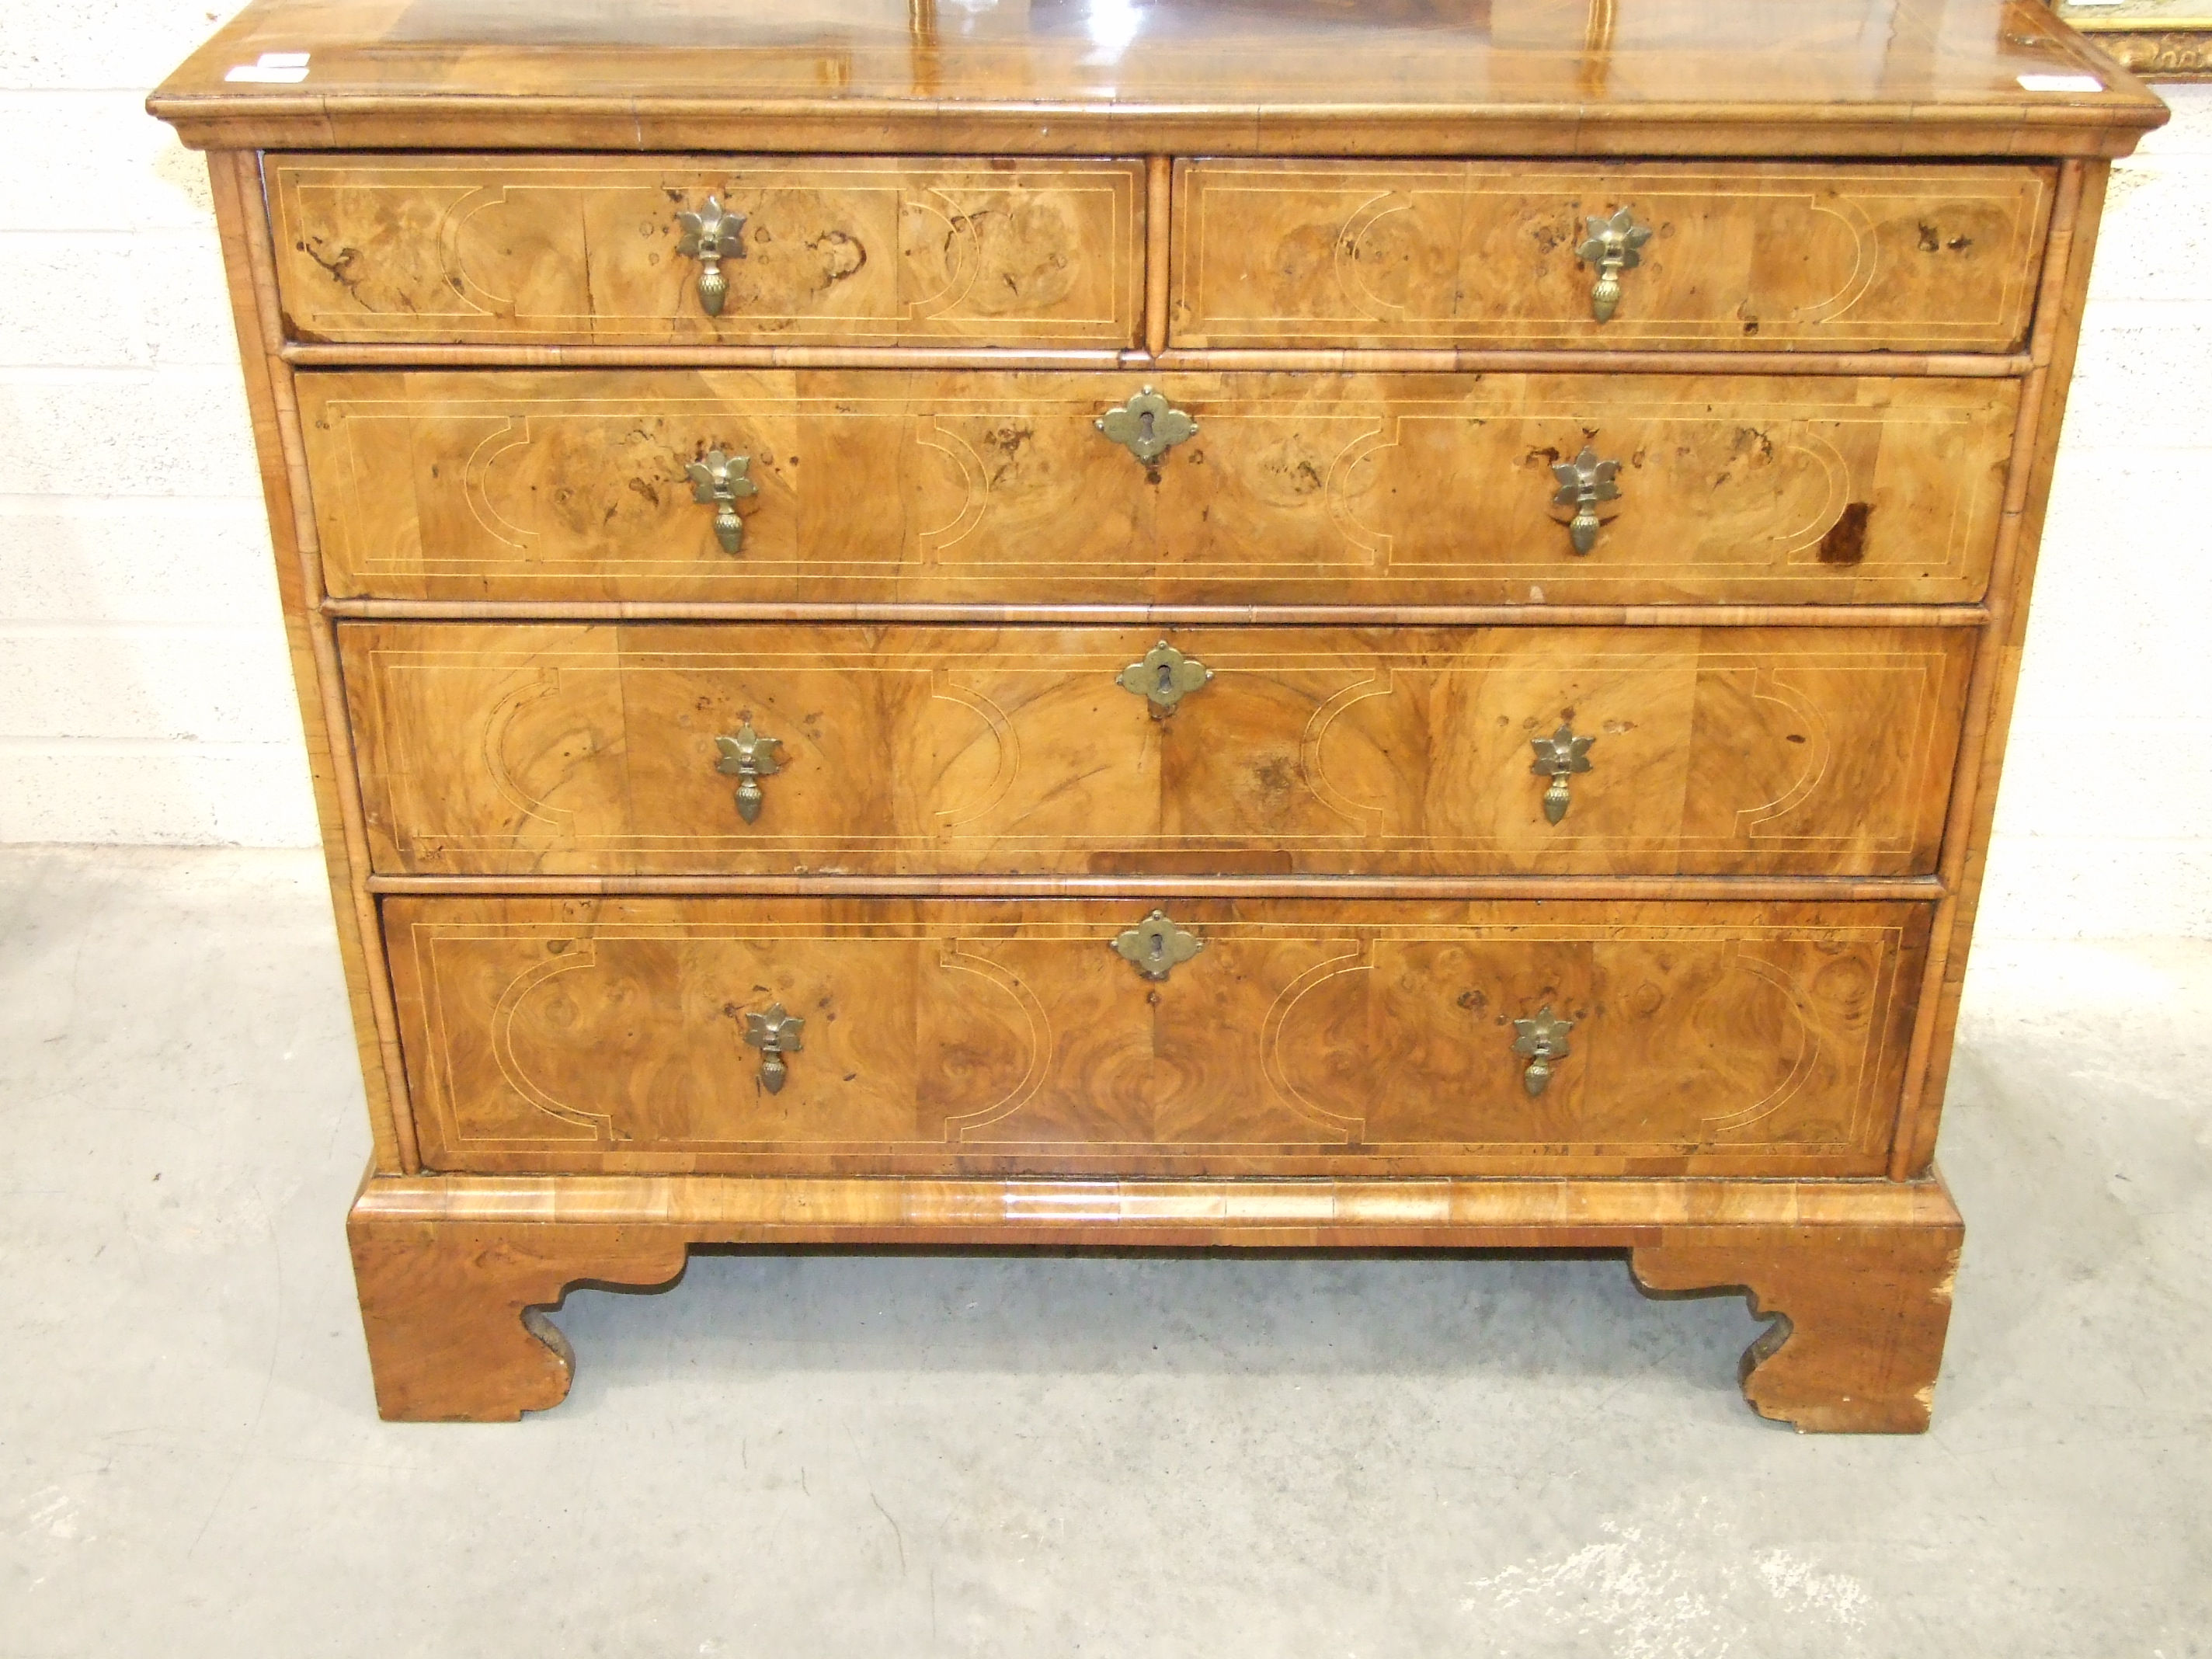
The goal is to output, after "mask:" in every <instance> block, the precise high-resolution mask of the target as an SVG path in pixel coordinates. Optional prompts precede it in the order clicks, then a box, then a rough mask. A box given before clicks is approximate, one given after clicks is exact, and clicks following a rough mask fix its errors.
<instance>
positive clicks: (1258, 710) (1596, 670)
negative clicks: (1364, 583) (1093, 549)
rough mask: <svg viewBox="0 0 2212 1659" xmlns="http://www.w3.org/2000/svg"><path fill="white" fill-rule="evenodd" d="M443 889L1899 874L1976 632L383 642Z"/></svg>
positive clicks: (387, 737)
mask: <svg viewBox="0 0 2212 1659" xmlns="http://www.w3.org/2000/svg"><path fill="white" fill-rule="evenodd" d="M339 632H340V643H341V651H342V653H343V664H344V671H345V681H346V695H347V698H348V701H349V707H350V710H351V715H352V720H353V725H354V735H355V747H356V752H357V755H358V757H359V763H360V767H361V773H362V788H363V793H364V797H365V803H366V807H367V811H368V829H369V835H370V841H371V848H372V856H373V860H374V864H375V866H376V868H377V869H379V870H380V871H383V872H392V873H403V874H406V873H411V874H433V875H439V874H526V873H528V874H544V875H588V874H597V873H617V874H620V873H637V874H666V875H684V874H714V873H730V874H795V873H813V874H832V873H850V874H917V875H921V874H933V873H950V874H984V875H988V874H1117V873H1121V874H1128V873H1134V874H1164V873H1188V874H1227V875H1237V874H1291V873H1301V872H1311V873H1354V874H1358V873H1364V874H1382V875H1388V874H1440V875H1452V874H1487V873H1499V872H1504V873H1512V872H1585V873H1607V872H1612V873H1622V874H1636V875H1673V874H1695V873H1729V872H1763V873H1774V874H1781V873H1792V874H1808V875H1899V874H1913V873H1924V872H1929V871H1930V870H1932V869H1933V868H1934V866H1935V860H1936V849H1937V846H1938V843H1939V841H1940V839H1941V836H1942V820H1943V813H1944V809H1945V805H1946V801H1947V799H1948V793H1949V779H1950V769H1951V763H1952V758H1953V756H1954V752H1955V750H1956V746H1957V742H1958V732H1959V726H1960V711H1961V707H1962V702H1963V697H1964V691H1965V685H1966V672H1967V668H1968V665H1969V663H1970V660H1971V658H1972V648H1973V639H1974V635H1973V634H1972V631H1971V630H1967V629H1946V628H1905V629H1837V628H1788V629H1746V628H1712V629H1658V628H1626V629H1548V628H1500V629H1375V630H1359V629H1344V628H1323V627H1313V628H1256V629H1177V630H1176V631H1175V632H1174V633H1173V634H1172V635H1170V636H1168V637H1163V636H1162V635H1160V634H1159V633H1158V632H1157V631H1154V630H1146V631H1143V632H1139V631H1138V630H1136V629H1109V628H1091V629H1082V628H1067V629H1056V628H1045V627H1014V628H991V627H945V628H929V627H859V626H814V625H802V624H770V623H749V624H738V625H706V624H685V623H635V624H613V623H609V624H602V625H534V626H533V625H529V624H523V623H514V624H507V625H489V624H484V625H479V624H461V623H353V624H348V625H346V626H344V627H343V628H342V629H340V630H339Z"/></svg>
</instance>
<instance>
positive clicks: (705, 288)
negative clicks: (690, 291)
mask: <svg viewBox="0 0 2212 1659" xmlns="http://www.w3.org/2000/svg"><path fill="white" fill-rule="evenodd" d="M676 225H677V228H678V229H679V230H681V231H682V232H683V233H684V234H683V235H682V237H681V238H679V239H678V241H677V244H676V251H677V252H678V253H681V254H684V255H686V256H688V257H689V258H694V259H696V260H697V261H698V262H699V266H700V270H699V307H700V309H701V310H702V311H704V312H705V313H707V314H708V316H709V317H719V316H720V315H721V314H722V301H725V300H726V299H728V298H729V296H730V279H729V278H728V277H726V276H723V275H722V261H723V260H725V259H742V258H744V257H745V243H744V228H745V216H744V214H742V213H730V212H726V211H725V210H723V207H722V204H721V202H720V200H719V199H718V198H717V197H712V196H709V197H708V198H707V205H706V206H705V207H703V208H701V209H700V210H698V211H697V212H696V213H692V212H689V211H687V212H684V213H679V214H678V215H677V216H676Z"/></svg>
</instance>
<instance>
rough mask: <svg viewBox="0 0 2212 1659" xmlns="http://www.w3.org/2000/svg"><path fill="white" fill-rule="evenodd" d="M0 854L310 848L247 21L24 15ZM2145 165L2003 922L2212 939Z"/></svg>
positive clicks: (2171, 294)
mask: <svg viewBox="0 0 2212 1659" xmlns="http://www.w3.org/2000/svg"><path fill="white" fill-rule="evenodd" d="M0 6H4V8H5V12H6V18H5V27H4V29H0V318H4V319H5V321H4V323H0V841H61V842H243V843H246V844H249V845H263V846H291V845H305V844H307V843H308V842H311V841H312V840H313V836H314V818H313V808H312V806H311V805H310V803H309V799H308V793H307V776H306V760H305V756H304V751H303V750H302V749H301V743H300V738H299V733H298V730H297V716H296V714H295V708H294V704H293V702H292V697H291V693H290V690H289V687H288V684H287V681H286V664H285V658H284V651H283V638H282V635H281V633H280V630H279V628H278V625H277V620H276V589H275V584H274V582H273V580H271V578H270V574H269V550H268V543H267V538H266V533H265V532H264V528H263V526H262V521H261V507H260V501H259V497H258V494H257V485H256V478H255V472H254V469H253V465H252V455H251V449H250V444H249V441H248V437H247V432H246V411H245V404H244V399H243V398H242V396H241V395H240V392H239V389H238V379H237V372H236V369H235V367H234V362H233V353H234V346H233V342H232V337H231V328H230V322H229V313H228V305H227V302H226V301H225V300H224V298H223V295H222V269H221V264H220V261H219V259H218V258H217V256H216V245H215V233H214V226H213V221H212V218H211V216H210V209H209V204H208V195H207V180H206V174H205V172H204V169H203V167H201V165H200V162H199V161H198V158H197V157H196V156H192V155H188V154H187V153H186V152H185V151H183V150H182V149H179V148H178V147H177V145H176V143H175V142H174V141H173V139H171V138H170V137H168V135H167V130H166V129H164V128H163V127H161V125H159V124H158V123H156V122H155V121H153V120H151V119H150V118H148V117H147V116H146V115H145V113H144V112H143V111H142V110H141V108H140V107H139V104H140V100H141V99H142V98H143V95H144V93H145V90H146V88H149V86H151V85H152V84H153V82H155V80H157V79H158V78H159V77H160V76H161V75H162V74H164V73H165V72H166V71H167V70H168V68H169V67H170V66H171V65H172V64H174V63H175V62H176V61H177V60H179V58H182V57H183V56H184V55H185V52H188V51H189V50H191V47H192V46H195V45H197V42H198V41H199V40H201V39H203V38H204V36H205V35H206V34H207V33H210V32H211V31H212V30H213V29H214V27H215V26H216V21H218V20H219V18H220V17H222V16H225V15H228V13H229V11H230V10H232V9H234V8H233V7H232V6H231V5H229V4H228V3H227V0H226V3H224V4H222V5H220V6H217V5H209V4H185V5H182V6H179V5H174V4H170V3H165V0H0ZM2166 90H2167V95H2168V97H2169V98H2170V99H2171V100H2172V102H2173V103H2174V105H2175V106H2176V119H2175V122H2174V124H2173V125H2172V126H2170V127H2168V128H2167V129H2166V131H2163V132H2160V133H2159V134H2156V135H2154V137H2153V138H2152V140H2151V141H2150V143H2148V144H2147V145H2145V146H2144V149H2143V152H2142V154H2141V155H2139V156H2137V157H2136V159H2135V160H2133V161H2130V162H2127V163H2125V164H2124V165H2123V167H2122V169H2121V171H2120V173H2119V174H2118V178H2117V179H2116V180H2115V185H2114V191H2113V201H2112V210H2111V212H2110V215H2109V216H2108V218H2107V220H2106V235H2105V241H2104V244H2103V246H2102V249H2101V251H2100V263H2099V267H2098V274H2097V282H2096V285H2095V299H2094V304H2093V309H2092V316H2091V322H2090V326H2089V330H2088V333H2087V337H2086V338H2085V340H2084V342H2083V345H2082V352H2081V378H2080V380H2079V382H2078V384H2077V386H2076V387H2075V395H2074V406H2073V412H2072V414H2071V416H2070V417H2069V420H2068V422H2067V427H2066V442H2065V447H2064V449H2063V456H2062V462H2061V466H2060V474H2059V481H2058V486H2057V495H2056V498H2055V500H2054V503H2053V509H2052V517H2051V526H2050V535H2049V538H2048V542H2047V544H2046V547H2045V553H2044V558H2043V566H2042V575H2041V581H2040V586H2039V592H2038V593H2037V598H2036V619H2035V623H2034V625H2033V631H2032V633H2031V636H2030V643H2029V651H2028V657H2027V671H2026V673H2025V676H2024V678H2023V679H2022V683H2021V696H2020V707H2019V714H2018V720H2017V723H2016V725H2015V731H2014V736H2013V742H2012V750H2011V756H2010V759H2009V763H2008V774H2007V777H2006V781H2005V788H2004V794H2003V798H2002V802H2001V803H2000V811H1999V813H1998V842H1997V846H1996V852H1995V853H1994V854H1993V856H1992V859H1991V864H1990V894H1989V898H1988V901H1987V905H1986V908H1985V909H1984V928H1985V930H1986V931H1987V932H1989V933H1995V934H1998V935H2010V936H2039V935H2040V936H2070V935H2077V934H2124V933H2190V934H2194V935H2212V671H2208V670H2207V668H2206V662H2207V659H2208V658H2212V642H2209V641H2201V640H2200V638H2199V635H2200V634H2203V632H2205V626H2204V623H2203V618H2205V617H2208V616H2212V397H2208V395H2207V388H2212V87H2197V88H2168V89H2166Z"/></svg>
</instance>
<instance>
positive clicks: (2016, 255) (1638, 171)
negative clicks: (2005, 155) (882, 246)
mask: <svg viewBox="0 0 2212 1659" xmlns="http://www.w3.org/2000/svg"><path fill="white" fill-rule="evenodd" d="M2053 190H2054V175H2053V173H2051V169H2049V168H2048V167H1940V166H1931V167H1853V166H1849V165H1840V164H1839V165H1827V166H1820V165H1815V166H1810V167H1808V166H1806V165H1803V164H1796V163H1792V164H1783V163H1759V162H1746V163H1741V164H1735V165H1725V164H1723V165H1708V166H1680V165H1674V164H1670V163H1664V162H1650V163H1644V164H1636V163H1619V164H1612V165H1606V166H1590V165H1587V164H1583V163H1565V164H1557V165H1554V164H1549V163H1541V162H1515V163H1499V162H1466V163H1461V162H1449V161H1407V162H1353V161H1342V162H1338V161H1187V162H1182V163H1178V164H1177V167H1176V185H1175V202H1176V243H1175V247H1176V252H1175V254H1174V271H1175V276H1174V288H1173V309H1172V313H1171V325H1172V330H1173V340H1174V343H1176V344H1177V345H1182V346H1243V347H1260V346H1394V347H1423V346H1489V347H1514V346H1547V345H1571V346H1585V347H1592V348H1601V349H1678V350H1698V351H1717V350H1756V351H1775V350H1784V351H1787V350H1817V351H1870V350H1889V351H1904V350H1915V351H2009V350H2013V349H2017V348H2018V347H2019V346H2020V345H2021V343H2022V342H2023V341H2024V340H2025V339H2026V337H2027V326H2028V322H2029V319H2030V314H2031V313H2032V311H2033V304H2034V296H2035V283H2036V276H2037V273H2038V270H2039V266H2040V264H2041V258H2042V252H2043V237H2044V231H2045V227H2046V224H2047V222H2048V221H2049V217H2050V210H2051V196H2052V194H2053ZM1624 212H1625V213H1626V214H1627V215H1628V216H1629V217H1628V220H1627V221H1626V222H1620V228H1621V231H1622V233H1623V234H1622V235H1621V237H1620V245H1619V246H1607V245H1606V244H1604V243H1602V242H1599V243H1597V245H1595V246H1593V245H1592V244H1593V242H1594V240H1595V236H1594V234H1595V232H1597V231H1602V230H1605V229H1607V228H1610V226H1611V225H1612V224H1613V223H1614V222H1617V221H1616V220H1615V216H1617V215H1620V214H1622V213H1624ZM1593 221H1599V222H1601V223H1599V224H1596V225H1594V224H1593ZM1638 233H1648V235H1644V236H1642V237H1640V238H1639V236H1638ZM1631 244H1632V245H1631ZM1609 254H1611V255H1615V256H1618V257H1619V263H1618V264H1614V263H1613V259H1611V258H1608V257H1607V256H1608V255H1609ZM1585 256H1587V257H1585ZM1607 280H1610V281H1611V282H1613V283H1614V284H1615V285H1617V288H1618V298H1617V299H1616V300H1615V301H1613V304H1612V305H1611V307H1610V308H1609V311H1608V308H1607V306H1606V305H1605V303H1604V298H1605V296H1604V295H1601V294H1600V293H1599V292H1598V291H1597V290H1598V285H1599V283H1601V281H1607ZM1601 312H1608V314H1607V316H1606V317H1605V319H1604V320H1602V321H1601V320H1600V314H1599V313H1601Z"/></svg>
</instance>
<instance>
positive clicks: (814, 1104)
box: [383, 898, 1927, 1175]
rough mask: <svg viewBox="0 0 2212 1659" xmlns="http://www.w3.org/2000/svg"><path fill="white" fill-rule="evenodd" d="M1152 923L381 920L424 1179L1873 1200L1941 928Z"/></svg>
mask: <svg viewBox="0 0 2212 1659" xmlns="http://www.w3.org/2000/svg"><path fill="white" fill-rule="evenodd" d="M1152 908H1153V907H1152V906H1150V905H1148V904H1146V903H1144V902H1132V901H1120V902H1108V901H1097V902H1044V901H1038V902H1006V901H991V902H951V901H939V902H916V901H908V900H885V899H869V900H846V901H822V900H763V899H743V900H709V899H684V900H612V899H599V900H582V899H570V900H562V899H458V898H456V899H420V898H407V899H388V900H386V901H385V903H384V912H383V914H384V920H385V931H386V941H387V944H388V946H389V949H390V953H391V960H392V970H393V976H394V982H395V986H396V988H397V992H398V1012H399V1021H400V1031H401V1039H402V1046H403V1048H404V1050H405V1054H406V1060H407V1065H408V1070H409V1075H410V1084H411V1087H412V1092H413V1097H414V1100H415V1103H416V1115H417V1130H418V1133H419V1135H420V1138H421V1142H422V1154H423V1158H424V1160H425V1162H426V1163H427V1164H428V1165H429V1166H430V1167H431V1168H433V1169H441V1170H485V1171H501V1170H543V1171H571V1170H574V1171H582V1170H633V1171H680V1170H700V1171H709V1172H712V1171H738V1170H743V1171H749V1172H753V1171H759V1172H765V1171H771V1170H783V1171H800V1170H844V1171H893V1170H897V1171H915V1172H920V1171H927V1172H938V1171H946V1172H965V1173H983V1172H1011V1171H1031V1172H1041V1173H1051V1172H1067V1173H1076V1172H1082V1173H1100V1172H1109V1171H1116V1170H1119V1171H1125V1172H1128V1173H1147V1172H1159V1173H1171V1172H1172V1173H1198V1172H1218V1173H1238V1172H1255V1171H1261V1170H1272V1171H1279V1172H1288V1173H1324V1172H1332V1171H1338V1170H1344V1171H1352V1170H1358V1171H1364V1172H1370V1173H1389V1174H1399V1175H1404V1174H1414V1173H1420V1172H1426V1171H1434V1172H1445V1171H1467V1172H1477V1171H1520V1170H1526V1171H1529V1172H1549V1171H1558V1172H1562V1173H1564V1172H1569V1171H1575V1170H1581V1171H1596V1172H1603V1173H1629V1172H1634V1173H1646V1174H1658V1173H1664V1172H1669V1171H1674V1170H1688V1171H1701V1172H1712V1173H1723V1172H1744V1171H1749V1172H1759V1171H1765V1170H1772V1171H1774V1172H1776V1173H1834V1174H1872V1173H1875V1172H1876V1171H1877V1170H1879V1169H1880V1168H1881V1154H1882V1151H1883V1148H1884V1147H1885V1146H1886V1145H1887V1141H1888V1139H1889V1136H1890V1133H1891V1121H1892V1115H1893V1110H1894V1108H1895V1103H1896V1100H1897V1097H1898V1093H1899V1086H1900V1081H1901V1077H1902V1073H1903V1069H1904V1064H1905V1049H1906V1046H1907V1043H1908V1041H1909V1037H1910V1027H1911V1005H1912V1000H1913V998H1914V995H1915V994H1916V988H1917V977H1918V974H1919V970H1920V967H1921V962H1922V957H1923V951H1924V949H1925V940H1926V933H1927V915H1926V911H1925V909H1924V908H1923V907H1921V906H1918V905H1913V904H1902V903H1880V904H1845V903H1835V904H1826V905H1787V906H1761V905H1756V904H1746V903H1711V904H1643V905H1631V906H1626V907H1624V906H1618V905H1595V904H1577V903H1553V904H1541V905H1540V904H1534V903H1528V902H1517V903H1516V902H1490V903H1464V902H1459V903H1437V902H1334V903H1325V904H1324V903H1315V902H1307V901H1294V900H1274V901H1262V900H1242V901H1237V902H1229V901H1188V902H1184V901H1176V902H1172V903H1171V904H1170V905H1169V906H1168V907H1167V908H1168V911H1169V912H1170V913H1171V914H1170V915H1168V918H1167V921H1165V922H1164V923H1161V924H1158V925H1159V927H1161V928H1162V929H1163V930H1166V929H1172V930H1173V935H1180V938H1181V939H1182V945H1180V947H1179V948H1175V949H1171V950H1170V951H1169V952H1168V953H1167V955H1168V956H1169V957H1181V958H1182V959H1181V960H1175V961H1173V962H1172V965H1170V966H1168V967H1166V968H1165V969H1155V972H1164V977H1157V978H1149V977H1146V975H1145V974H1144V973H1143V972H1141V971H1140V970H1139V966H1138V965H1137V964H1136V963H1135V962H1133V961H1132V960H1130V959H1129V958H1128V957H1126V956H1125V955H1124V954H1122V953H1121V951H1120V950H1118V949H1117V948H1116V941H1117V940H1118V939H1121V937H1122V936H1123V935H1125V934H1128V933H1138V932H1140V931H1141V927H1140V924H1144V923H1145V922H1146V918H1147V915H1148V913H1149V912H1150V911H1151V910H1152ZM1171 936H1172V935H1171ZM1191 942H1195V943H1196V945H1197V946H1198V948H1197V949H1196V951H1195V954H1191V953H1190V951H1189V945H1190V943H1191ZM1147 948H1148V947H1147V945H1146V943H1145V942H1144V941H1143V940H1139V941H1138V942H1137V943H1134V944H1133V945H1130V946H1129V947H1128V949H1129V950H1130V951H1132V952H1133V953H1134V955H1135V957H1137V958H1138V959H1139V961H1148V960H1150V958H1149V957H1148V956H1147ZM779 1011H781V1012H780V1013H779ZM793 1017H795V1018H797V1019H798V1020H799V1021H800V1022H801V1024H799V1025H798V1026H797V1027H796V1028H795V1029H794V1028H793V1027H792V1026H791V1025H790V1024H787V1020H788V1019H790V1018H793ZM1555 1021H1563V1022H1565V1023H1566V1029H1565V1030H1561V1029H1559V1026H1557V1025H1555V1024H1553V1022H1555ZM1519 1022H1527V1024H1520V1023H1519ZM770 1042H773V1044H774V1045H775V1049H776V1053H775V1055H774V1056H773V1057H772V1058H771V1056H770V1054H769V1047H768V1045H769V1043H770ZM1516 1045H1518V1046H1516ZM1561 1050H1564V1052H1561ZM1539 1067H1541V1072H1542V1073H1543V1075H1541V1077H1538V1076H1532V1075H1531V1073H1532V1068H1539ZM779 1072H780V1073H781V1075H780V1076H777V1075H775V1073H779ZM772 1083H773V1084H774V1085H775V1087H773V1088H772V1087H770V1086H769V1085H771V1084H772Z"/></svg>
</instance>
